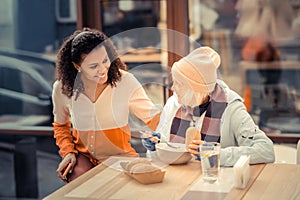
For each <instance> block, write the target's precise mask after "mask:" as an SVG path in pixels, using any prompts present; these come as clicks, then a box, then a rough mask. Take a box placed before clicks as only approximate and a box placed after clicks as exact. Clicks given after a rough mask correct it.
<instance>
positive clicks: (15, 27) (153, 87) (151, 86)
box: [0, 0, 300, 199]
mask: <svg viewBox="0 0 300 200" xmlns="http://www.w3.org/2000/svg"><path fill="white" fill-rule="evenodd" d="M83 27H90V28H97V29H99V30H102V31H103V32H104V33H106V34H107V35H108V36H109V37H110V38H111V39H112V40H113V42H114V44H115V46H116V48H117V50H118V52H119V54H120V56H121V59H122V60H123V61H124V62H125V63H126V64H127V65H128V67H129V71H131V72H132V73H133V74H135V76H136V77H137V78H138V80H139V81H140V82H141V83H142V84H143V86H144V88H145V90H146V92H147V93H148V95H149V96H150V98H151V99H152V100H153V101H154V102H155V103H156V104H159V105H160V106H163V105H164V103H165V101H166V99H167V98H168V96H169V95H171V91H170V87H169V86H170V84H171V82H172V80H171V79H170V74H169V70H170V68H171V66H172V64H173V63H174V62H175V61H177V60H178V59H180V58H181V57H183V56H185V55H186V54H187V53H188V52H190V51H191V50H193V49H194V48H196V47H199V46H204V45H207V46H211V47H212V48H214V49H215V50H216V51H217V52H219V54H220V55H221V58H222V63H221V67H220V71H219V77H220V78H221V79H223V80H224V81H225V82H226V83H227V84H228V85H229V86H230V87H231V88H232V89H233V90H235V91H236V92H237V93H238V94H240V95H241V96H242V97H243V98H244V100H245V105H246V107H247V110H248V112H249V113H250V114H251V115H252V116H253V119H254V120H255V121H256V122H257V124H259V126H260V128H262V129H263V130H264V131H265V132H266V134H267V135H268V136H269V137H270V138H271V139H272V140H273V141H274V144H275V145H274V147H275V151H276V153H277V157H276V162H289V163H296V157H294V155H295V154H296V143H297V142H298V140H299V139H300V134H299V133H300V93H299V90H300V61H299V60H300V0H285V1H282V0H252V1H246V0H152V1H151V0H143V1H133V0H88V1H85V0H43V1H40V0H1V1H0V180H1V183H0V199H42V198H43V197H45V196H46V195H48V194H50V193H51V192H53V191H55V190H56V189H58V188H59V187H61V186H62V185H63V184H64V183H63V182H62V181H60V180H59V179H58V177H57V175H56V172H55V170H56V167H57V165H58V163H59V161H60V157H59V155H58V149H57V147H56V145H55V141H54V139H53V132H52V127H51V123H52V102H51V92H52V84H53V82H54V80H55V60H56V53H57V51H58V49H59V47H60V45H61V44H62V42H63V41H64V39H66V37H68V36H69V35H70V34H71V33H73V32H74V31H75V30H76V29H81V28H83ZM130 123H131V124H132V127H133V132H135V130H139V129H141V128H143V127H144V125H143V124H141V123H140V122H139V121H138V120H137V119H135V118H134V116H132V117H131V118H130ZM136 137H137V138H136V139H137V140H134V139H135V138H134V139H133V140H132V143H133V145H135V148H136V149H137V151H138V152H139V153H141V155H142V153H144V149H143V148H142V146H141V144H140V141H139V140H138V135H137V136H136ZM282 152H285V153H286V152H289V154H290V156H289V157H288V158H287V156H284V154H282Z"/></svg>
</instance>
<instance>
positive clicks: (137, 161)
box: [125, 158, 151, 172]
mask: <svg viewBox="0 0 300 200" xmlns="http://www.w3.org/2000/svg"><path fill="white" fill-rule="evenodd" d="M139 163H144V164H148V165H150V164H151V162H150V161H149V160H148V159H146V158H138V159H135V160H133V161H131V162H128V163H127V164H126V166H125V170H126V171H128V172H130V171H131V168H132V167H133V166H134V165H136V164H139Z"/></svg>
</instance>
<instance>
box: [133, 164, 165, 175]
mask: <svg viewBox="0 0 300 200" xmlns="http://www.w3.org/2000/svg"><path fill="white" fill-rule="evenodd" d="M159 170H160V169H159V168H157V167H155V166H153V165H151V164H146V163H137V164H135V165H133V166H132V167H131V169H130V171H129V172H130V173H132V174H138V173H149V172H154V171H159Z"/></svg>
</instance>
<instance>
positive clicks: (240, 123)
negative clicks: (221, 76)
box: [220, 100, 275, 166]
mask: <svg viewBox="0 0 300 200" xmlns="http://www.w3.org/2000/svg"><path fill="white" fill-rule="evenodd" d="M228 106H229V108H228V110H227V111H226V113H224V114H225V115H226V119H224V122H223V123H229V129H228V130H229V131H230V133H229V135H230V134H234V135H233V137H234V140H235V142H236V146H228V147H225V148H222V149H221V155H220V159H221V166H233V165H234V164H235V163H236V161H237V160H238V159H239V158H240V156H241V155H249V156H250V164H257V163H271V162H274V160H275V154H274V149H273V142H272V141H271V140H270V139H269V138H268V137H267V136H266V134H265V133H264V132H263V131H262V130H260V129H259V128H258V126H257V125H256V124H255V122H254V121H253V119H252V117H251V116H250V114H249V113H248V112H247V111H246V108H245V106H244V104H243V103H242V102H241V101H239V100H236V101H234V102H233V103H231V104H230V105H228ZM225 131H226V130H225ZM222 136H223V135H222Z"/></svg>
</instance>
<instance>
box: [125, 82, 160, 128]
mask: <svg viewBox="0 0 300 200" xmlns="http://www.w3.org/2000/svg"><path fill="white" fill-rule="evenodd" d="M135 84H136V85H135V86H134V87H135V88H136V89H135V90H134V92H133V93H132V95H131V96H130V100H129V109H130V111H131V112H132V113H134V115H135V116H137V117H138V118H139V119H141V120H142V121H143V122H144V123H145V124H146V125H147V126H148V127H149V128H150V129H151V130H155V129H156V127H157V125H158V123H159V119H160V114H161V106H158V105H155V104H154V103H153V102H152V101H151V100H150V98H149V97H148V95H147V94H146V92H145V90H144V88H143V87H142V85H140V84H139V83H138V82H137V81H136V83H135Z"/></svg>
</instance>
